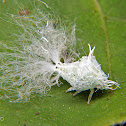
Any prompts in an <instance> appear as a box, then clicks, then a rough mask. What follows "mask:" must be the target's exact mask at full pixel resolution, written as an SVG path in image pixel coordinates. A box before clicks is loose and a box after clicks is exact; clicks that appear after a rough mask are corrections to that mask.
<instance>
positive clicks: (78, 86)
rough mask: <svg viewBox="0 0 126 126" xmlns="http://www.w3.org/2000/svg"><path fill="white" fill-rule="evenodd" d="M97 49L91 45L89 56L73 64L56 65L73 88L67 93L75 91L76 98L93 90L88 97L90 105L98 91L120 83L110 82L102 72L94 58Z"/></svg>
mask: <svg viewBox="0 0 126 126" xmlns="http://www.w3.org/2000/svg"><path fill="white" fill-rule="evenodd" d="M94 49H95V47H94V48H93V49H92V50H91V46H90V45H89V50H90V52H89V55H88V56H83V57H82V58H81V59H80V60H79V61H76V62H73V63H58V64H56V68H55V69H56V71H57V72H58V74H59V75H60V76H61V77H63V79H65V80H66V81H67V82H68V83H70V85H71V86H72V87H70V88H69V89H68V90H67V91H66V92H68V91H73V90H75V91H76V92H75V93H74V94H73V95H74V96H75V95H76V94H78V93H80V92H81V91H85V90H89V89H90V90H91V93H90V95H89V97H88V102H87V103H88V104H89V103H90V100H91V98H92V95H93V93H94V88H96V89H111V90H113V88H112V86H113V85H116V86H117V87H118V83H116V82H114V81H111V80H108V77H107V75H106V74H105V73H104V72H103V71H102V69H101V67H100V64H99V63H98V62H97V60H96V58H95V56H93V53H94Z"/></svg>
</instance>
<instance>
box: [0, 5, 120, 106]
mask: <svg viewBox="0 0 126 126" xmlns="http://www.w3.org/2000/svg"><path fill="white" fill-rule="evenodd" d="M44 5H45V3H44ZM46 7H47V5H46ZM35 9H37V10H35V12H34V15H30V16H29V17H28V16H27V18H24V17H25V16H26V15H27V14H29V12H28V11H27V10H26V9H24V10H23V11H21V12H20V15H21V16H13V19H14V21H15V22H16V23H17V24H18V25H19V26H20V28H21V29H22V31H23V32H22V34H20V35H17V36H18V39H17V41H18V42H16V45H17V47H13V46H12V47H11V46H8V45H7V44H5V43H2V42H1V43H0V44H1V47H2V49H4V50H9V51H3V52H1V58H2V60H1V61H2V63H1V69H0V71H1V76H0V82H1V87H0V88H1V91H3V92H4V93H3V94H4V95H3V96H1V97H5V98H7V99H9V100H10V101H11V102H21V101H28V100H30V97H31V95H32V96H33V95H35V94H40V95H43V94H45V93H46V92H47V91H49V90H50V89H51V87H52V86H53V85H59V78H60V77H62V78H63V79H64V80H66V81H67V82H68V83H69V84H70V85H71V87H70V88H69V89H68V90H67V91H66V92H69V91H73V90H75V91H76V92H75V93H74V96H75V95H76V94H78V93H80V92H81V91H85V90H90V94H89V97H88V101H87V103H88V104H89V103H90V100H91V98H92V95H93V93H94V89H97V90H99V89H100V90H103V89H105V90H107V89H110V90H115V89H116V88H118V87H119V84H118V83H116V82H114V81H112V80H108V76H107V75H106V74H105V73H104V72H103V71H102V69H101V66H100V64H99V63H98V62H97V60H96V58H95V56H94V55H93V54H94V50H95V47H94V48H93V49H91V46H90V44H88V46H89V55H88V56H83V57H82V58H79V60H76V59H77V57H78V54H77V53H76V52H75V51H74V50H73V45H74V43H75V40H76V39H75V34H74V32H75V27H73V26H71V27H70V28H71V29H72V30H68V31H67V28H66V26H63V25H61V24H60V25H59V26H57V27H55V25H54V22H55V21H53V20H54V18H52V17H55V16H53V15H52V16H50V15H51V14H50V13H48V12H46V11H41V10H40V8H35ZM56 21H57V19H56ZM58 24H59V23H58ZM58 24H57V25H58ZM71 31H72V32H71ZM10 45H11V44H10ZM18 47H20V48H18ZM114 85H115V88H113V86H114Z"/></svg>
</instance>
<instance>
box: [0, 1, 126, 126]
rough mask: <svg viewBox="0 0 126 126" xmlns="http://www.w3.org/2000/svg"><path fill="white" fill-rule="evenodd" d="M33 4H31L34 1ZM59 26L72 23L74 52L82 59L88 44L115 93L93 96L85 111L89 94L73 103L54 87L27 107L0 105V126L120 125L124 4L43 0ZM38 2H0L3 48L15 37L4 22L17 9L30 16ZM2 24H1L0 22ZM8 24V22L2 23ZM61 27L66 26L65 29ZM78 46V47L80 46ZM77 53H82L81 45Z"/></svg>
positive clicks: (124, 109)
mask: <svg viewBox="0 0 126 126" xmlns="http://www.w3.org/2000/svg"><path fill="white" fill-rule="evenodd" d="M4 1H5V2H4ZM36 1H37V0H36ZM44 2H45V3H47V4H48V5H49V6H50V7H51V8H52V9H53V10H54V11H55V13H56V15H59V16H60V18H61V20H64V21H66V20H69V22H72V23H73V24H74V23H76V38H77V47H76V48H77V50H79V51H80V53H81V55H85V54H84V52H83V48H84V50H85V52H86V53H87V54H88V46H87V44H88V43H90V44H91V45H92V47H93V46H96V49H95V54H94V55H95V56H96V59H97V60H98V62H99V63H100V64H102V69H103V71H105V73H106V74H107V73H110V78H111V79H112V80H114V81H117V82H118V83H119V84H120V87H121V88H118V89H117V90H115V91H105V90H103V91H97V92H96V93H95V94H94V96H93V98H92V100H91V102H90V105H87V103H86V102H87V97H88V94H89V91H85V92H82V93H80V94H78V95H77V96H76V97H73V96H72V94H73V92H70V93H65V91H66V90H67V89H68V88H69V87H70V85H69V84H68V83H67V82H65V81H64V80H62V82H63V85H60V87H57V86H54V87H52V90H51V91H50V92H49V93H48V95H49V96H45V97H37V96H36V97H34V98H32V99H31V100H30V102H28V103H10V102H8V100H1V101H0V102H1V105H0V125H3V126H8V125H9V126H14V125H15V126H16V125H28V126H54V125H55V126H62V125H66V126H70V125H71V126H101V125H105V126H107V125H112V124H115V123H118V122H122V121H126V7H125V5H126V1H125V0H121V1H120V0H113V1H112V0H111V1H110V0H53V1H52V0H44ZM37 6H39V7H40V6H41V3H40V1H38V2H34V1H33V0H22V1H21V0H13V1H11V0H2V1H1V2H0V9H1V10H0V11H1V13H0V41H4V42H5V43H8V41H12V42H13V40H14V38H13V37H12V36H11V35H12V34H13V33H16V32H19V31H18V30H17V28H18V26H17V27H13V26H14V25H13V24H11V23H10V22H11V19H10V17H9V16H8V17H7V16H6V15H4V14H6V13H9V14H18V12H20V11H21V9H27V10H28V11H29V12H30V13H32V10H33V9H34V8H36V7H37ZM3 19H5V20H3ZM7 21H8V22H7ZM66 27H67V26H66ZM80 41H81V42H80ZM81 43H82V45H83V48H82V45H81Z"/></svg>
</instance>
